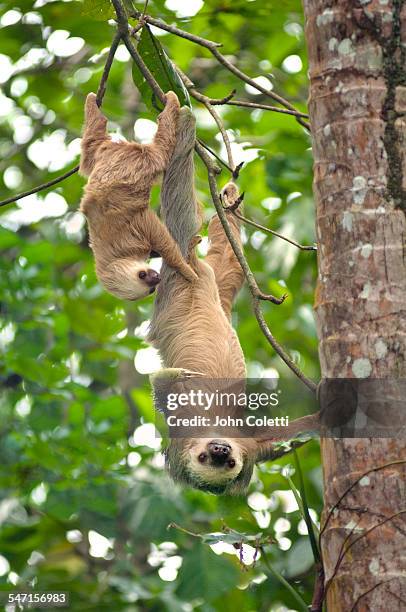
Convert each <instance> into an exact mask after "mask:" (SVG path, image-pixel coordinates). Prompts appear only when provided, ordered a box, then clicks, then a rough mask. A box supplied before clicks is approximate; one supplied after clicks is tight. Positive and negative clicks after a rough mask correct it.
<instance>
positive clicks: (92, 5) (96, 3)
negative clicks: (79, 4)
mask: <svg viewBox="0 0 406 612" xmlns="http://www.w3.org/2000/svg"><path fill="white" fill-rule="evenodd" d="M82 12H83V15H85V16H86V17H91V18H92V19H98V20H100V21H106V20H107V19H113V18H114V17H115V15H116V13H115V10H114V8H113V6H112V4H111V2H110V0H84V2H83V10H82Z"/></svg>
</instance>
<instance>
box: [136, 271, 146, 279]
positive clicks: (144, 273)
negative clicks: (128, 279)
mask: <svg viewBox="0 0 406 612" xmlns="http://www.w3.org/2000/svg"><path fill="white" fill-rule="evenodd" d="M138 276H139V278H145V277H146V276H147V273H146V272H138Z"/></svg>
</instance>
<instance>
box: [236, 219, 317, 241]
mask: <svg viewBox="0 0 406 612" xmlns="http://www.w3.org/2000/svg"><path fill="white" fill-rule="evenodd" d="M232 212H233V215H235V216H236V217H237V219H240V221H243V222H244V223H247V224H248V225H252V227H256V228H257V229H259V230H261V232H266V233H267V234H272V236H277V237H278V238H281V239H282V240H286V242H289V243H290V244H293V246H295V247H297V248H298V249H300V250H301V251H317V246H315V245H309V246H306V245H303V244H299V243H298V242H295V240H292V239H291V238H287V236H284V235H283V234H280V233H279V232H275V230H271V229H270V228H269V227H265V226H263V225H260V224H259V223H257V222H256V221H253V220H252V219H247V217H244V216H243V215H242V214H241V213H240V212H238V211H237V210H233V211H232Z"/></svg>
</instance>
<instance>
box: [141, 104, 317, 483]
mask: <svg viewBox="0 0 406 612" xmlns="http://www.w3.org/2000/svg"><path fill="white" fill-rule="evenodd" d="M194 142H195V121H194V118H193V115H192V113H191V112H190V110H189V109H187V108H182V109H181V111H180V117H179V124H178V131H177V138H176V145H175V149H174V153H173V155H172V158H171V160H170V163H169V165H168V167H167V170H166V173H165V177H164V181H163V185H162V192H161V214H162V216H163V220H164V222H165V223H166V226H167V228H168V230H169V232H170V233H171V235H172V237H173V238H174V240H175V241H176V242H177V244H178V245H179V247H180V251H181V252H182V254H183V256H184V257H185V258H186V259H188V261H189V263H190V265H191V267H192V268H193V270H194V271H195V273H196V274H197V277H198V280H197V281H195V282H194V283H188V282H187V280H186V279H185V278H184V277H182V276H181V275H180V274H179V273H178V272H176V271H175V270H173V269H171V268H169V267H168V266H167V264H166V263H165V262H164V263H163V267H162V270H161V283H160V285H159V287H158V291H157V297H156V300H155V306H154V314H153V318H152V321H151V328H150V333H149V338H148V340H149V342H151V343H152V344H153V346H155V347H156V348H157V349H158V350H159V353H160V356H161V359H162V362H163V365H164V369H163V370H161V371H159V372H157V373H156V374H154V375H152V376H151V383H152V386H153V389H154V398H155V405H156V407H157V408H158V409H160V410H163V411H165V405H164V401H163V399H164V398H165V396H166V395H167V393H168V391H170V392H173V391H175V390H176V391H177V392H182V391H184V390H187V389H189V390H190V389H191V388H193V386H194V385H196V383H197V384H198V385H199V387H201V386H202V385H203V386H206V387H205V388H206V389H207V385H208V387H209V388H210V386H211V389H212V390H213V389H214V387H213V385H214V386H217V382H220V383H221V385H222V386H223V387H224V388H225V387H227V388H228V389H230V388H234V391H237V392H238V391H239V390H243V388H244V383H245V376H246V371H245V361H244V355H243V352H242V350H241V346H240V343H239V340H238V337H237V335H236V333H235V331H234V329H233V327H232V325H231V308H232V304H233V301H234V298H235V296H236V295H237V293H238V291H239V290H240V288H241V286H242V284H243V281H244V274H243V272H242V269H241V267H240V265H239V263H238V260H237V259H236V257H235V255H234V252H233V250H232V247H231V245H230V243H229V241H228V239H227V237H226V235H225V233H224V231H223V228H222V226H221V223H220V220H219V218H218V217H217V216H215V217H214V218H213V219H212V220H211V222H210V224H209V230H208V234H209V241H210V247H209V251H208V254H207V256H206V258H205V260H204V261H203V260H201V259H198V258H197V256H196V254H195V247H196V245H197V244H198V242H199V241H200V238H199V237H197V236H196V232H198V231H199V229H200V220H201V215H200V211H199V207H198V204H197V200H196V196H195V192H194V164H193V147H194ZM237 197H238V191H237V188H236V186H235V185H234V184H233V183H229V184H228V185H227V186H226V187H225V189H224V190H223V200H224V201H225V202H228V203H230V204H231V203H232V202H234V201H235V199H236V198H237ZM226 214H227V217H228V221H229V224H230V226H231V229H232V232H233V234H234V236H235V238H236V239H237V241H239V244H240V245H241V238H240V226H239V221H238V219H237V218H236V217H235V216H234V215H232V214H231V213H230V212H228V213H226ZM188 410H189V414H192V412H193V408H191V407H189V408H188V407H186V411H188ZM317 425H318V417H317V415H316V416H309V417H303V418H302V419H298V420H297V421H294V422H293V423H292V424H291V426H289V427H287V428H286V427H285V428H280V431H279V432H278V431H275V430H272V438H270V435H268V436H263V437H262V438H258V439H254V438H249V437H245V438H241V437H233V436H232V435H231V436H227V437H224V436H223V437H221V438H219V437H218V435H217V432H216V431H211V430H209V431H205V433H202V436H201V437H198V436H196V437H177V438H172V439H171V441H170V444H169V447H168V449H167V451H166V463H167V467H168V469H169V473H170V474H171V476H172V477H173V478H174V479H175V480H177V481H179V482H181V483H184V484H186V485H188V486H192V487H196V488H198V489H201V490H204V491H209V492H211V493H216V494H221V493H226V494H231V495H232V494H240V493H243V492H244V491H245V489H246V488H247V487H248V484H249V482H250V479H251V475H252V472H253V468H254V465H255V463H256V462H258V461H265V460H267V459H268V458H272V457H273V456H274V447H273V444H274V443H275V442H276V441H277V440H283V439H290V438H292V437H294V436H295V435H297V434H298V433H299V432H302V431H308V430H313V429H315V428H317Z"/></svg>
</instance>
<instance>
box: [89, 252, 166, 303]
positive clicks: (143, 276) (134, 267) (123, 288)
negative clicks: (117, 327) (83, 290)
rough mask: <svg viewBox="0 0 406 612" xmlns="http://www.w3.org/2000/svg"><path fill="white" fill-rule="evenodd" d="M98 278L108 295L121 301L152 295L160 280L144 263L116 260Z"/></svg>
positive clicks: (100, 272) (156, 273)
mask: <svg viewBox="0 0 406 612" xmlns="http://www.w3.org/2000/svg"><path fill="white" fill-rule="evenodd" d="M98 272H99V273H98V277H99V279H100V280H101V282H102V283H103V285H104V287H105V288H106V289H107V291H108V292H109V293H112V294H113V295H115V296H116V297H118V298H120V299H123V300H132V301H133V300H139V299H141V298H143V297H146V296H147V295H150V294H151V293H154V291H155V289H156V286H157V285H158V283H159V282H160V280H161V277H160V275H159V274H158V272H156V271H155V270H153V269H152V268H149V267H148V266H147V265H146V263H145V262H144V261H134V260H132V259H117V260H116V261H114V262H113V263H112V264H110V265H109V266H107V268H106V269H105V270H104V271H100V270H98Z"/></svg>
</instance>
